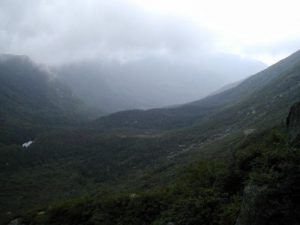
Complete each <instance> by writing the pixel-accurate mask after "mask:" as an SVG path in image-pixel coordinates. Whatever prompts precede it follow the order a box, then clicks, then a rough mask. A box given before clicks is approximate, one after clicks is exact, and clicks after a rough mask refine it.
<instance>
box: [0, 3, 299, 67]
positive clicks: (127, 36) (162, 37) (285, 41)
mask: <svg viewBox="0 0 300 225" xmlns="http://www.w3.org/2000/svg"><path fill="white" fill-rule="evenodd" d="M299 6H300V3H298V2H297V1H296V0H284V1H283V0H278V1H274V0H273V1H269V0H265V1H263V0H260V1H259V0H252V1H243V0H239V1H237V0H227V1H217V0H209V1H208V0H206V1H201V0H197V1H196V0H184V1H183V0H182V1H179V0H178V1H177V0H172V1H170V0H109V1H107V0H84V1H82V0H51V1H49V0H26V1H24V0H1V1H0V53H11V54H26V55H29V56H30V57H32V58H33V59H34V60H37V61H39V62H43V63H50V64H57V63H64V62H70V61H74V60H81V59H86V58H93V59H94V58H97V59H98V58H99V59H105V60H118V61H120V62H122V63H126V62H127V61H133V60H139V59H141V58H145V57H149V56H151V57H152V56H159V57H166V58H176V60H177V59H182V60H190V61H193V60H195V61H197V59H199V57H205V55H210V54H216V53H218V52H223V53H232V54H238V55H240V56H242V57H248V58H252V59H257V60H261V61H263V62H265V63H268V64H271V63H274V62H276V61H277V60H279V59H281V58H283V57H285V56H287V55H288V54H290V53H292V52H294V51H296V50H298V49H299V48H300V29H299V26H298V22H299V21H300V14H299V13H298V9H299Z"/></svg>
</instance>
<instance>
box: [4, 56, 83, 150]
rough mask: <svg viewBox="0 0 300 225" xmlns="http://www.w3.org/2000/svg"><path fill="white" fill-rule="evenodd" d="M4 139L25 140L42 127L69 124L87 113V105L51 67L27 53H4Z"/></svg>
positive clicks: (10, 141) (32, 136)
mask: <svg viewBox="0 0 300 225" xmlns="http://www.w3.org/2000/svg"><path fill="white" fill-rule="evenodd" d="M0 105H1V107H0V118H1V120H0V123H1V129H0V132H1V134H0V143H4V144H10V143H21V142H22V141H23V142H24V141H27V140H28V139H29V138H34V135H35V133H37V132H39V131H41V130H42V129H44V128H42V127H46V126H48V127H56V126H66V125H71V124H74V123H76V122H79V121H80V120H82V119H83V118H84V117H83V115H84V110H85V108H84V105H83V103H82V102H81V101H80V100H79V99H78V98H76V97H75V96H74V95H73V93H72V91H71V90H70V89H69V88H68V87H66V86H65V85H64V84H62V83H60V82H58V81H57V79H56V78H55V76H54V75H53V74H51V73H50V72H49V71H47V68H46V67H44V66H40V65H37V64H35V63H34V62H32V61H31V60H30V59H29V58H28V57H26V56H15V55H1V56H0Z"/></svg>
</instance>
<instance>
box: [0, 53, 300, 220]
mask: <svg viewBox="0 0 300 225" xmlns="http://www.w3.org/2000/svg"><path fill="white" fill-rule="evenodd" d="M299 71H300V52H296V53H294V54H293V55H291V56H289V57H288V58H286V59H284V60H282V61H281V62H279V63H277V64H275V65H273V66H271V67H269V68H267V69H266V70H264V71H262V72H260V73H257V74H255V75H254V76H251V77H249V78H248V79H245V80H244V81H243V82H241V83H240V84H239V85H238V86H235V87H233V88H231V89H228V90H225V91H223V92H222V93H218V94H216V95H213V96H208V97H206V98H203V99H200V100H198V101H194V102H190V103H187V104H183V105H180V106H174V107H169V108H157V109H152V110H129V111H124V112H118V113H114V114H111V115H109V116H105V117H101V118H99V119H97V120H95V121H92V122H88V123H85V124H83V125H82V126H80V127H73V128H72V129H65V128H64V127H63V128H62V129H59V130H55V131H52V132H46V133H41V134H40V135H37V136H36V137H35V141H34V143H33V144H32V145H31V146H30V147H29V148H26V149H25V148H22V147H21V146H20V145H13V144H11V145H0V181H1V185H0V193H4V194H2V195H0V202H1V204H0V215H1V217H0V218H1V220H2V221H4V222H6V224H7V223H8V222H9V221H11V222H12V223H23V224H26V225H27V224H89V225H90V224H95V225H96V224H133V225H135V224H152V225H153V224H156V225H163V224H168V223H172V224H179V225H181V224H182V225H183V224H222V225H223V224H224V225H225V224H235V223H237V224H242V225H248V224H251V221H250V222H249V218H258V219H257V220H256V223H255V224H260V225H266V224H276V225H277V224H278V225H279V224H280V225H281V224H285V222H288V223H289V224H293V225H294V224H297V221H298V220H297V217H296V215H297V214H296V213H295V212H296V211H297V209H299V204H298V203H297V190H299V187H298V185H297V179H298V178H299V166H298V165H299V151H298V148H297V147H294V146H290V144H289V141H288V137H287V136H288V132H287V130H286V127H285V124H286V122H285V121H286V117H287V115H288V114H289V110H290V106H291V105H293V103H295V102H299V100H300V99H299V98H300V97H299V96H300V88H299V82H300V72H299ZM295 112H297V110H295ZM293 118H298V117H297V116H293ZM296 120H297V119H296ZM293 124H294V123H293ZM289 132H290V131H289ZM296 136H297V135H296ZM249 199H253V201H249ZM260 200H261V201H260ZM247 203H249V204H247ZM252 203H253V204H252ZM251 204H252V205H251ZM249 209H251V210H249ZM268 221H271V222H270V223H268ZM4 224H5V223H4Z"/></svg>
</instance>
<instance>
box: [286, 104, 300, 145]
mask: <svg viewBox="0 0 300 225" xmlns="http://www.w3.org/2000/svg"><path fill="white" fill-rule="evenodd" d="M287 128H288V132H289V137H290V142H291V143H292V144H296V145H299V144H300V102H298V103H296V104H294V105H293V106H292V107H291V109H290V113H289V115H288V118H287Z"/></svg>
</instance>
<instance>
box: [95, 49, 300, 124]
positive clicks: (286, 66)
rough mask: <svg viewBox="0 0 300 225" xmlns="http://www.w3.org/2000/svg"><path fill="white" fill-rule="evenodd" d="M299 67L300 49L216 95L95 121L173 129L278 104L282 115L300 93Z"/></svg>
mask: <svg viewBox="0 0 300 225" xmlns="http://www.w3.org/2000/svg"><path fill="white" fill-rule="evenodd" d="M299 68H300V51H298V52H296V53H294V54H293V55H291V56H289V57H288V58H286V59H284V60H282V61H280V62H279V63H277V64H275V65H273V66H271V67H269V68H267V69H266V70H264V71H262V72H260V73H257V74H256V75H254V76H251V77H250V78H248V79H246V80H244V81H243V82H241V83H240V84H239V85H238V86H236V87H234V88H231V89H229V90H226V91H224V92H221V93H219V94H216V95H214V96H208V97H206V98H204V99H201V100H199V101H195V102H192V103H189V104H185V105H182V106H179V107H172V108H165V109H152V110H146V111H143V110H134V111H125V112H119V113H115V114H112V115H110V116H108V117H103V118H100V119H99V120H97V121H96V124H97V126H98V127H100V128H138V129H174V128H181V127H186V126H192V125H195V124H199V123H200V122H201V121H205V120H206V119H207V118H210V117H213V116H214V115H215V116H216V117H217V118H218V117H219V118H221V117H223V116H224V115H226V114H228V115H230V116H234V118H235V119H236V117H235V116H236V115H235V114H232V113H233V112H236V113H238V115H237V116H238V117H239V118H240V119H242V118H241V117H245V116H247V114H248V116H249V113H250V114H251V113H253V114H256V115H259V116H262V114H268V112H273V110H274V108H273V107H272V106H275V108H276V107H278V109H279V111H278V112H276V114H277V115H283V114H282V113H286V109H287V104H288V103H290V102H295V101H297V100H298V96H300V95H299V90H300V89H299V85H300V84H299V79H300V74H299V73H300V72H299ZM258 99H259V100H260V101H259V102H258V101H257V100H258ZM278 104H279V105H278ZM280 109H285V110H284V111H282V110H280ZM217 115H219V116H217ZM255 117H257V116H255ZM213 118H214V117H213Z"/></svg>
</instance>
